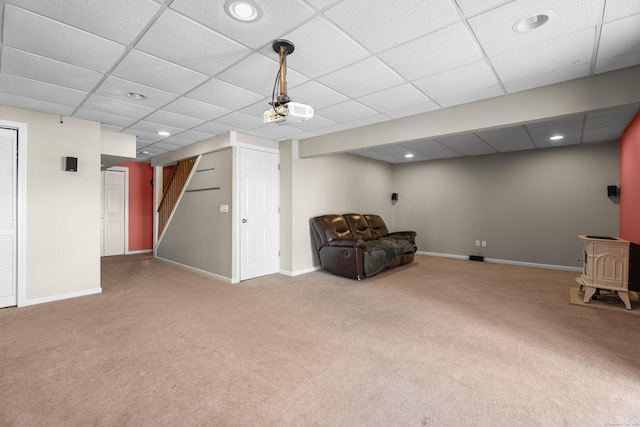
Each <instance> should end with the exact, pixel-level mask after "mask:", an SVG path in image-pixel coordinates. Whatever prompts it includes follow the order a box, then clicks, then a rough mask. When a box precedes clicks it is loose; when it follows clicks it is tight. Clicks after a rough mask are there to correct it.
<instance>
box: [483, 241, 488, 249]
mask: <svg viewBox="0 0 640 427" xmlns="http://www.w3.org/2000/svg"><path fill="white" fill-rule="evenodd" d="M482 247H483V248H486V247H487V241H486V240H483V241H482Z"/></svg>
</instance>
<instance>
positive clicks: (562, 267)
mask: <svg viewBox="0 0 640 427" xmlns="http://www.w3.org/2000/svg"><path fill="white" fill-rule="evenodd" d="M416 255H427V256H435V257H442V258H455V259H465V260H468V259H469V255H452V254H441V253H437V252H422V251H418V252H416ZM484 261H485V262H493V263H495V264H508V265H518V266H520V267H533V268H546V269H549V270H564V271H575V272H578V273H579V272H581V271H582V268H581V267H571V266H567V265H554V264H540V263H535V262H524V261H511V260H508V259H497V258H485V259H484Z"/></svg>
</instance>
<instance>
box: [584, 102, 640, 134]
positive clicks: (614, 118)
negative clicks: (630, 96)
mask: <svg viewBox="0 0 640 427" xmlns="http://www.w3.org/2000/svg"><path fill="white" fill-rule="evenodd" d="M637 112H638V106H637V105H634V106H632V107H629V108H624V109H620V110H611V111H600V112H597V113H590V114H587V115H586V116H585V117H586V119H585V124H584V130H585V132H587V131H590V130H594V129H599V128H610V127H615V128H618V129H622V130H624V129H625V128H626V127H627V125H628V124H629V123H630V122H631V120H633V118H634V116H635V115H636V114H637Z"/></svg>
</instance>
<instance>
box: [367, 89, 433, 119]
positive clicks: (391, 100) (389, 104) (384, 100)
mask: <svg viewBox="0 0 640 427" xmlns="http://www.w3.org/2000/svg"><path fill="white" fill-rule="evenodd" d="M357 101H358V102H360V103H362V104H364V105H366V106H368V107H371V108H373V109H374V110H377V111H380V112H387V111H390V110H392V111H393V110H398V109H400V108H407V107H411V106H414V105H418V104H424V103H426V102H429V101H430V100H429V97H427V96H426V95H425V94H424V93H422V92H420V91H419V90H418V89H416V88H415V87H414V86H413V85H411V84H409V83H406V84H403V85H400V86H396V87H392V88H389V89H385V90H382V91H380V92H376V93H372V94H370V95H366V96H363V97H361V98H358V99H357Z"/></svg>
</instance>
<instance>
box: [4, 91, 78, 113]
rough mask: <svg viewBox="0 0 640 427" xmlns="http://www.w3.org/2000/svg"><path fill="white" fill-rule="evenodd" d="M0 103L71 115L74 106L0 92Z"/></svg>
mask: <svg viewBox="0 0 640 427" xmlns="http://www.w3.org/2000/svg"><path fill="white" fill-rule="evenodd" d="M0 104H2V105H9V106H11V107H17V108H23V109H25V110H33V111H41V112H43V113H49V114H55V115H63V116H71V114H72V113H73V110H74V108H73V107H70V106H68V105H62V104H57V103H55V102H49V101H42V100H40V99H33V98H27V97H24V96H19V95H13V94H10V93H2V92H0Z"/></svg>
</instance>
